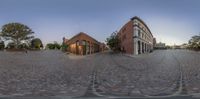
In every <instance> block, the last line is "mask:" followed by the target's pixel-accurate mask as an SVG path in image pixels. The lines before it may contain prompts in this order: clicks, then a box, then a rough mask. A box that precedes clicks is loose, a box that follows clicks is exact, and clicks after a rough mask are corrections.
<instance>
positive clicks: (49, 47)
mask: <svg viewBox="0 0 200 99" xmlns="http://www.w3.org/2000/svg"><path fill="white" fill-rule="evenodd" d="M46 49H51V50H52V49H55V46H54V44H52V43H48V44H47V45H46Z"/></svg>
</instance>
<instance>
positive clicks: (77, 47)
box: [63, 32, 104, 55]
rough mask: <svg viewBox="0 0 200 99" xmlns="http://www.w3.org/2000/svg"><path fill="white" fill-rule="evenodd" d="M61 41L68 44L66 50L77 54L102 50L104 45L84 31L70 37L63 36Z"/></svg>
mask: <svg viewBox="0 0 200 99" xmlns="http://www.w3.org/2000/svg"><path fill="white" fill-rule="evenodd" d="M63 42H64V43H65V44H66V45H67V46H68V47H67V49H66V50H67V51H68V52H71V53H74V54H77V55H88V54H92V53H96V52H100V51H102V50H103V47H104V45H103V44H102V43H100V42H98V41H97V40H95V39H94V38H92V37H90V36H89V35H87V34H86V33H83V32H80V33H78V34H77V35H75V36H74V37H72V38H71V39H69V40H67V39H65V38H63Z"/></svg>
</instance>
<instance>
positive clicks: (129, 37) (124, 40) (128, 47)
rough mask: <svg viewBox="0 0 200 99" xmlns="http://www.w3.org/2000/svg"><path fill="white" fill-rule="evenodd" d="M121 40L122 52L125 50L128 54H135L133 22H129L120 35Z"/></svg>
mask: <svg viewBox="0 0 200 99" xmlns="http://www.w3.org/2000/svg"><path fill="white" fill-rule="evenodd" d="M118 36H119V39H120V41H121V44H120V46H121V50H123V48H124V50H125V52H126V53H127V54H133V52H134V51H133V50H134V48H133V44H134V42H133V22H132V21H129V22H127V23H126V24H125V25H124V26H123V27H122V28H121V30H120V31H119V33H118Z"/></svg>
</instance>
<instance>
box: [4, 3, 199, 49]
mask: <svg viewBox="0 0 200 99" xmlns="http://www.w3.org/2000/svg"><path fill="white" fill-rule="evenodd" d="M134 16H138V17H140V18H141V19H142V20H143V21H144V22H145V23H146V24H147V26H148V27H149V29H150V30H151V32H152V34H153V36H154V37H155V38H156V39H157V42H164V43H166V44H167V45H174V44H176V45H179V44H182V43H187V42H188V40H189V39H190V38H191V37H192V36H193V35H199V34H200V0H0V27H2V26H3V25H4V24H7V23H10V22H20V23H23V24H25V25H27V26H29V27H30V28H31V29H32V30H33V31H34V32H35V34H34V36H35V37H37V38H40V39H41V40H42V41H43V43H44V44H46V43H52V42H54V41H57V42H60V43H61V42H62V38H63V37H65V38H68V39H69V38H71V37H73V36H74V35H76V34H77V33H79V32H85V33H87V34H89V35H90V36H92V37H93V38H95V39H97V40H98V41H100V42H105V40H106V38H107V37H109V36H110V34H111V33H112V32H114V31H118V30H120V28H121V27H122V26H123V25H124V24H125V23H126V22H128V21H129V20H130V18H132V17H134Z"/></svg>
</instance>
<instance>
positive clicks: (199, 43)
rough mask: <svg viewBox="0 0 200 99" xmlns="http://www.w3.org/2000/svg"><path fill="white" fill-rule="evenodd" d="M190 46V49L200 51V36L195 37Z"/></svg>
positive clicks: (190, 41)
mask: <svg viewBox="0 0 200 99" xmlns="http://www.w3.org/2000/svg"><path fill="white" fill-rule="evenodd" d="M188 44H189V48H190V49H194V50H200V35H195V36H193V37H192V38H191V39H190V40H189V42H188Z"/></svg>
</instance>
